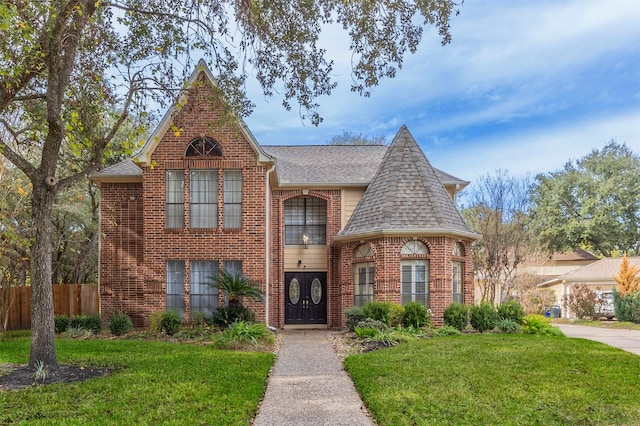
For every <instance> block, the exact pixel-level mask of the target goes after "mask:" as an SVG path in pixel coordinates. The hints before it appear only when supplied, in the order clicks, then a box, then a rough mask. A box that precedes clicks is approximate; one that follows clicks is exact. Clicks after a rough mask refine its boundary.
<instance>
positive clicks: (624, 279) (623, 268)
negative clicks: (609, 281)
mask: <svg viewBox="0 0 640 426" xmlns="http://www.w3.org/2000/svg"><path fill="white" fill-rule="evenodd" d="M613 279H614V280H615V282H616V283H617V286H616V291H617V292H618V294H619V295H620V296H626V295H629V294H633V293H635V292H640V269H638V267H636V266H630V265H629V259H628V258H627V254H626V253H625V254H624V256H623V257H622V261H621V262H620V270H619V271H618V275H616V276H615V277H613Z"/></svg>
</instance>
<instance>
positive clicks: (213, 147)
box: [184, 136, 222, 157]
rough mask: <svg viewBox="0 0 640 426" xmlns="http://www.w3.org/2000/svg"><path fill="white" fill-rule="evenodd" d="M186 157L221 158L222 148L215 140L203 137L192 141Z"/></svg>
mask: <svg viewBox="0 0 640 426" xmlns="http://www.w3.org/2000/svg"><path fill="white" fill-rule="evenodd" d="M184 156H185V157H220V156H222V147H220V144H218V142H216V141H215V140H214V139H212V138H210V137H207V136H201V137H199V138H196V139H194V140H192V141H191V143H190V144H189V146H187V149H186V151H185V153H184Z"/></svg>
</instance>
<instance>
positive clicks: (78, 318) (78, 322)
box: [69, 314, 102, 333]
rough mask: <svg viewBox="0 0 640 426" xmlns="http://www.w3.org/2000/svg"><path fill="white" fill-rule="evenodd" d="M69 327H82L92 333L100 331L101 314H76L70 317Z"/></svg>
mask: <svg viewBox="0 0 640 426" xmlns="http://www.w3.org/2000/svg"><path fill="white" fill-rule="evenodd" d="M69 328H75V329H78V328H81V329H84V330H89V331H91V332H92V333H100V330H102V319H101V318H100V315H98V314H94V315H74V316H72V317H71V318H70V319H69Z"/></svg>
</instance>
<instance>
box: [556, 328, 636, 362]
mask: <svg viewBox="0 0 640 426" xmlns="http://www.w3.org/2000/svg"><path fill="white" fill-rule="evenodd" d="M554 325H555V326H557V327H558V328H560V330H562V332H563V333H564V334H565V335H566V336H567V337H579V338H582V339H589V340H595V341H597V342H602V343H606V344H607V345H610V346H614V347H616V348H620V349H624V350H625V351H629V352H631V353H634V354H636V355H640V331H638V330H622V329H615V328H602V327H588V326H584V325H571V324H554Z"/></svg>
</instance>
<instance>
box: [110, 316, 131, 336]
mask: <svg viewBox="0 0 640 426" xmlns="http://www.w3.org/2000/svg"><path fill="white" fill-rule="evenodd" d="M132 328H133V323H132V322H131V318H129V315H127V314H126V313H124V312H116V313H114V314H113V316H112V317H111V320H109V330H111V334H113V335H115V336H120V335H123V334H125V333H128V332H129V331H131V329H132Z"/></svg>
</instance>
